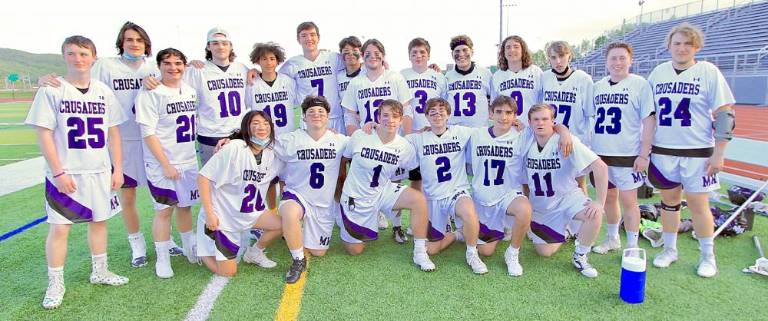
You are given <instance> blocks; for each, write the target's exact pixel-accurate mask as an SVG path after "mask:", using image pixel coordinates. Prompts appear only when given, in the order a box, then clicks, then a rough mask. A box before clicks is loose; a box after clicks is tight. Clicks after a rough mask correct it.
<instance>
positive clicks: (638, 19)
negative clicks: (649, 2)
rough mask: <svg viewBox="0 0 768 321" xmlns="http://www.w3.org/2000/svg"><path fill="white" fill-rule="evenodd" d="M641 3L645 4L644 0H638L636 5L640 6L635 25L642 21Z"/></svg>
mask: <svg viewBox="0 0 768 321" xmlns="http://www.w3.org/2000/svg"><path fill="white" fill-rule="evenodd" d="M643 4H645V0H640V1H638V2H637V5H639V6H640V16H638V18H637V25H638V26H640V24H642V23H643Z"/></svg>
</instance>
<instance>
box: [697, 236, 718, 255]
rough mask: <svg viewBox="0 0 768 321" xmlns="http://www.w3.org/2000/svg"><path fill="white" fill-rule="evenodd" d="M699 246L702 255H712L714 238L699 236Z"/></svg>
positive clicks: (713, 252)
mask: <svg viewBox="0 0 768 321" xmlns="http://www.w3.org/2000/svg"><path fill="white" fill-rule="evenodd" d="M699 247H701V254H702V255H714V254H715V239H714V238H713V237H711V236H710V237H700V238H699Z"/></svg>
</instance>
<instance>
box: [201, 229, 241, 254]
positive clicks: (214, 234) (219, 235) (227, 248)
mask: <svg viewBox="0 0 768 321" xmlns="http://www.w3.org/2000/svg"><path fill="white" fill-rule="evenodd" d="M209 232H211V233H209V234H208V237H210V238H211V239H213V241H214V242H215V243H216V250H218V251H219V252H221V254H223V255H224V257H226V258H227V260H232V259H234V258H236V257H237V252H238V251H240V247H239V246H237V244H235V243H234V242H232V240H230V239H229V238H228V237H227V235H226V234H224V232H222V231H221V230H217V231H210V230H209Z"/></svg>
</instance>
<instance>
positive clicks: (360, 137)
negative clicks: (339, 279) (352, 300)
mask: <svg viewBox="0 0 768 321" xmlns="http://www.w3.org/2000/svg"><path fill="white" fill-rule="evenodd" d="M402 119H403V105H402V104H400V102H398V101H396V100H394V99H387V100H384V101H382V103H381V105H380V106H379V126H378V127H377V128H376V132H375V133H372V134H366V133H365V132H364V131H362V130H358V131H355V133H354V135H352V138H351V139H350V141H349V143H347V146H346V148H345V149H344V158H345V159H349V160H351V162H352V164H351V165H350V167H349V174H348V175H347V178H346V180H345V182H344V187H343V189H342V194H341V199H340V202H341V213H340V215H339V216H337V219H336V223H337V224H338V225H339V227H340V230H341V233H340V234H341V240H342V241H343V242H344V248H345V249H346V250H347V252H348V253H349V254H351V255H358V254H360V253H362V252H363V249H365V243H364V242H368V241H373V240H376V239H377V238H378V236H379V233H378V213H379V212H380V211H381V212H390V211H396V210H400V209H409V210H410V211H411V225H412V226H413V232H414V249H413V262H414V263H415V264H416V265H418V266H419V268H421V270H423V271H432V270H434V269H435V265H434V264H433V263H432V261H431V260H430V259H429V255H428V254H427V223H428V221H427V204H426V200H425V199H424V195H423V194H421V192H419V191H417V190H415V189H413V188H410V187H405V186H403V185H399V184H396V183H393V182H392V181H391V179H390V178H391V177H392V176H393V175H394V174H395V171H396V170H397V169H398V168H404V169H407V170H411V169H414V168H415V167H416V165H417V159H416V154H415V152H414V150H413V146H411V144H410V143H408V141H407V140H405V139H404V138H403V137H401V136H399V135H398V134H397V132H398V130H399V129H400V123H401V121H402Z"/></svg>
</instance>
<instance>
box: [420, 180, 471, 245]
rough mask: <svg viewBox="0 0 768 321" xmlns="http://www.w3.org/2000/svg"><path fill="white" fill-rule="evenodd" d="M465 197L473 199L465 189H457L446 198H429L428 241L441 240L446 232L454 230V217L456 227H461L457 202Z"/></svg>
mask: <svg viewBox="0 0 768 321" xmlns="http://www.w3.org/2000/svg"><path fill="white" fill-rule="evenodd" d="M463 197H466V198H469V200H470V201H471V200H472V197H471V196H470V195H469V192H467V191H465V190H461V191H456V192H455V193H454V194H453V196H450V197H446V198H441V199H436V200H431V199H427V213H428V214H429V225H428V226H427V240H428V241H430V242H436V241H440V240H442V239H444V238H445V234H446V233H449V232H452V230H453V229H452V228H451V218H452V217H453V218H455V219H456V228H461V224H462V223H461V220H460V219H459V218H457V217H456V203H458V202H459V199H461V198H463Z"/></svg>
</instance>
